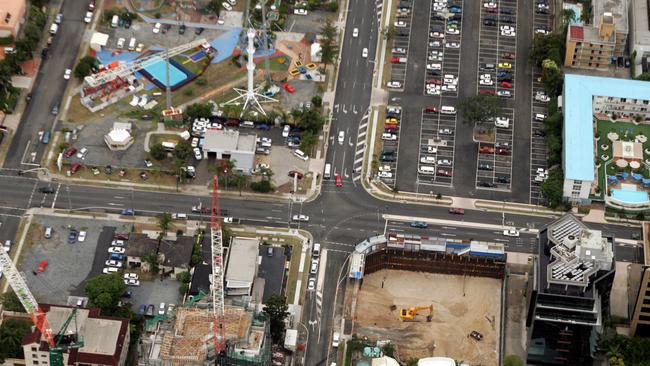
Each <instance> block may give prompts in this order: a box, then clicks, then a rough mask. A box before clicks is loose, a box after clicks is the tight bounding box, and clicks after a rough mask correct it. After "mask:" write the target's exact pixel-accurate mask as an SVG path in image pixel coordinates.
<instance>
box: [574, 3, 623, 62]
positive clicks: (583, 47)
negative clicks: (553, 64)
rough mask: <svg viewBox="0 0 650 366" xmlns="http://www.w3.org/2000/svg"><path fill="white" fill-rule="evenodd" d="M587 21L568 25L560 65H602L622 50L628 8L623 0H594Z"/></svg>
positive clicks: (613, 58) (621, 52)
mask: <svg viewBox="0 0 650 366" xmlns="http://www.w3.org/2000/svg"><path fill="white" fill-rule="evenodd" d="M593 14H594V15H593V20H592V21H591V24H583V25H570V26H569V30H568V32H567V39H566V53H565V58H564V66H567V67H576V68H584V69H606V68H608V67H609V65H611V64H612V62H614V61H615V60H616V58H617V57H620V56H623V55H625V54H626V47H627V38H628V32H629V31H628V29H629V26H628V11H627V1H626V0H594V1H593Z"/></svg>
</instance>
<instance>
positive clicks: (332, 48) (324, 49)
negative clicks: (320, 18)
mask: <svg viewBox="0 0 650 366" xmlns="http://www.w3.org/2000/svg"><path fill="white" fill-rule="evenodd" d="M321 35H322V36H323V39H322V40H321V62H323V64H325V66H327V65H328V64H332V63H334V61H335V60H336V58H337V57H338V54H339V48H338V45H337V44H336V35H337V30H336V27H334V25H332V21H331V20H329V19H327V20H325V24H323V27H322V28H321Z"/></svg>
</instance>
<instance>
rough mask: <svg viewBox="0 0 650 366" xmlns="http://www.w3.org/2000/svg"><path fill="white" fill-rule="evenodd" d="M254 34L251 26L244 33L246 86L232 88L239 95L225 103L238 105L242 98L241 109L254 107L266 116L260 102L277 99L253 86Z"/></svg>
mask: <svg viewBox="0 0 650 366" xmlns="http://www.w3.org/2000/svg"><path fill="white" fill-rule="evenodd" d="M255 34H256V33H255V29H253V28H249V29H248V32H247V33H246V36H247V37H248V47H246V53H248V62H247V63H246V70H248V80H247V81H248V84H247V88H246V89H245V90H244V89H239V88H233V89H234V90H235V91H236V92H237V93H239V96H237V97H236V98H234V99H232V100H229V101H227V102H226V103H225V105H239V104H241V101H242V100H243V101H244V107H243V108H242V110H246V109H247V108H254V109H256V110H257V111H259V112H260V113H262V114H263V115H265V116H266V112H264V108H262V105H261V103H271V102H277V101H278V100H277V99H274V98H271V97H267V96H266V95H262V94H260V93H259V90H260V88H261V87H258V88H255V86H254V81H255V62H253V58H254V57H255Z"/></svg>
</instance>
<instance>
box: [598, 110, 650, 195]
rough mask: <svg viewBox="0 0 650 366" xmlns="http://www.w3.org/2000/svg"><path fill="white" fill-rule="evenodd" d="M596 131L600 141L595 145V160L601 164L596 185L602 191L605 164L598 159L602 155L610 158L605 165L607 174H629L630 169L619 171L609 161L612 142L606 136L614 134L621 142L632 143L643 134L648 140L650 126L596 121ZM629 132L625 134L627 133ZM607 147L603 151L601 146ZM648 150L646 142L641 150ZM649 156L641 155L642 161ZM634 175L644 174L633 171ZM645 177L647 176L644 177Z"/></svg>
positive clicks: (642, 171) (642, 170)
mask: <svg viewBox="0 0 650 366" xmlns="http://www.w3.org/2000/svg"><path fill="white" fill-rule="evenodd" d="M596 130H597V131H598V135H599V136H600V140H599V141H598V142H597V143H596V145H597V149H596V158H597V159H598V161H600V162H601V166H600V168H598V185H599V187H601V189H602V190H604V187H605V165H606V164H605V162H604V161H603V160H602V159H601V158H600V157H601V156H602V155H607V156H609V157H610V160H609V161H610V163H609V164H607V174H608V175H614V174H616V173H618V172H623V171H627V172H628V173H630V172H631V171H632V169H631V168H629V167H628V168H625V169H620V168H618V167H616V165H615V164H614V163H613V162H612V161H611V157H612V154H613V153H612V142H611V141H610V140H609V139H608V138H607V134H608V133H610V132H616V133H617V134H618V135H619V138H620V139H621V140H623V141H633V140H634V137H635V136H637V135H639V134H643V135H645V136H647V137H648V139H649V140H650V125H647V124H641V123H640V124H635V123H632V122H622V121H619V122H612V121H610V120H598V121H597V122H596ZM628 130H629V131H631V132H630V133H628V134H627V137H626V135H625V133H626V132H627V131H628ZM604 144H605V145H607V146H608V148H607V149H603V148H602V145H604ZM648 148H650V141H647V142H645V143H644V144H643V150H645V149H648ZM648 157H649V155H648V154H646V153H645V152H644V153H643V159H644V160H645V159H648ZM635 172H636V173H641V174H643V173H644V169H639V170H635ZM646 177H647V176H646Z"/></svg>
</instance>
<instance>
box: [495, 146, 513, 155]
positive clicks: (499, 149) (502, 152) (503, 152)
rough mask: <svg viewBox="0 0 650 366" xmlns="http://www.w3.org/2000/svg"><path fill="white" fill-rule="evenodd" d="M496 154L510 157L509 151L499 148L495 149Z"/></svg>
mask: <svg viewBox="0 0 650 366" xmlns="http://www.w3.org/2000/svg"><path fill="white" fill-rule="evenodd" d="M497 154H499V155H510V149H507V148H503V147H500V148H498V149H497Z"/></svg>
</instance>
